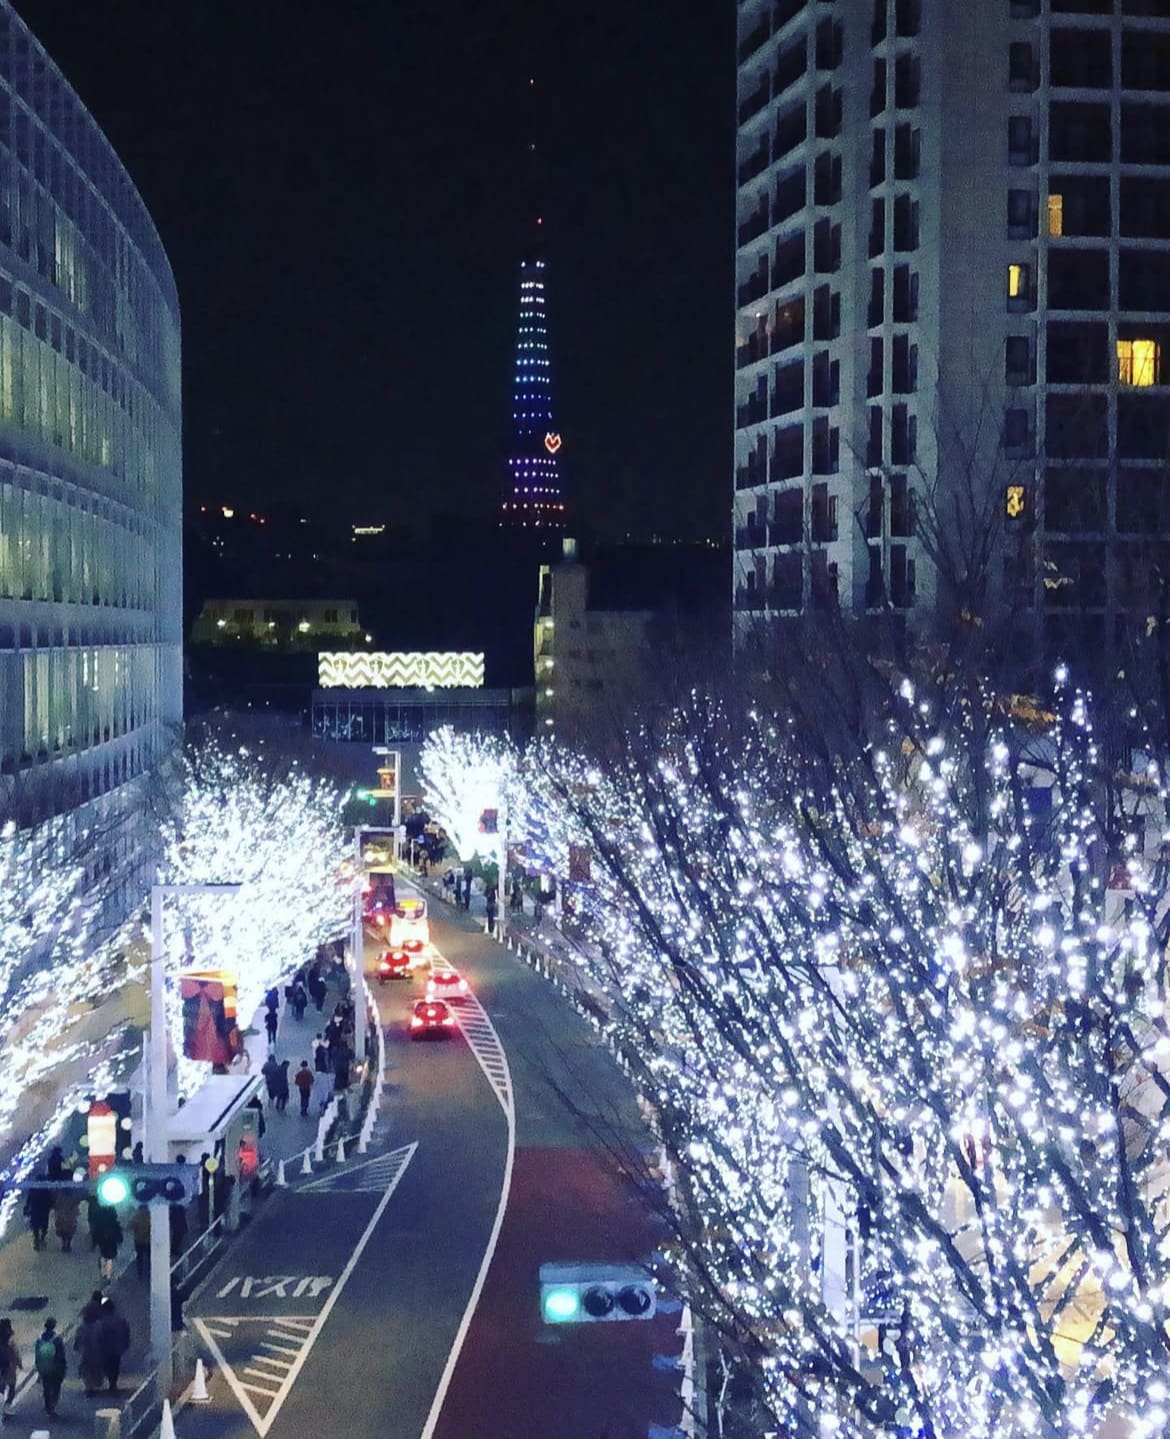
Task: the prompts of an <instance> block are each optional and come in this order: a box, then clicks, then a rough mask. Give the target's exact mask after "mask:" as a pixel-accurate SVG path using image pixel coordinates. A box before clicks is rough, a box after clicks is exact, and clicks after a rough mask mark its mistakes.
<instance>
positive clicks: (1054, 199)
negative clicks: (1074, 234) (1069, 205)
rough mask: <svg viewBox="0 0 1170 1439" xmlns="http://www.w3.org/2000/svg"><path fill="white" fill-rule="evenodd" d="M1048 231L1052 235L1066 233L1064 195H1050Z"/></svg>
mask: <svg viewBox="0 0 1170 1439" xmlns="http://www.w3.org/2000/svg"><path fill="white" fill-rule="evenodd" d="M1048 233H1049V234H1050V235H1063V234H1064V196H1063V195H1049V197H1048Z"/></svg>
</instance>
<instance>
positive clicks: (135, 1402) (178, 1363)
mask: <svg viewBox="0 0 1170 1439" xmlns="http://www.w3.org/2000/svg"><path fill="white" fill-rule="evenodd" d="M171 1355H172V1363H173V1365H174V1377H175V1386H176V1389H178V1390H179V1391H181V1390H183V1389H185V1388H186V1387H187V1385H188V1384H189V1383H190V1382H191V1380H192V1379H193V1378H194V1377H195V1358H196V1355H195V1340H194V1338H193V1336H192V1335H191V1333H190V1331H189V1330H187V1329H180V1330H179V1331H178V1332H177V1333H176V1334H174V1335H172V1339H171ZM169 1397H170V1395H169V1394H163V1393H162V1392H161V1391H160V1390H159V1384H158V1370H157V1369H153V1370H151V1372H150V1373H149V1374H148V1375H147V1376H146V1378H145V1379H144V1380H143V1381H142V1383H141V1384H140V1385H139V1386H138V1388H137V1389H135V1391H134V1393H133V1394H131V1396H130V1398H129V1399H127V1400H126V1402H125V1404H123V1405H122V1423H121V1431H120V1432H121V1436H122V1439H134V1436H135V1435H136V1434H143V1433H149V1432H150V1430H151V1429H152V1428H153V1427H154V1425H156V1424H157V1423H158V1422H159V1420H160V1418H161V1417H162V1405H163V1400H164V1399H167V1398H169Z"/></svg>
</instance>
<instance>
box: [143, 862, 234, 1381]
mask: <svg viewBox="0 0 1170 1439" xmlns="http://www.w3.org/2000/svg"><path fill="white" fill-rule="evenodd" d="M242 887H243V886H242V885H240V884H238V883H236V884H155V885H152V886H151V889H150V1049H149V1063H148V1065H147V1071H146V1094H145V1101H146V1102H145V1105H144V1106H143V1108H144V1112H145V1113H144V1117H145V1119H146V1145H145V1149H146V1157H147V1159H149V1160H150V1161H151V1163H152V1164H165V1163H166V1162H167V1160H168V1159H169V1157H170V1156H169V1154H168V1152H167V1150H168V1145H167V1006H166V956H165V952H164V949H163V918H162V902H163V896H164V895H168V894H229V893H232V894H234V893H235V891H236V890H238V889H241V888H242ZM153 1208H154V1213H153V1214H152V1216H151V1225H150V1348H151V1352H152V1353H153V1355H154V1360H155V1363H156V1364H157V1366H158V1386H159V1393H160V1394H162V1395H163V1396H164V1397H165V1396H166V1395H167V1393H168V1392H169V1391H170V1387H171V1380H172V1378H173V1367H172V1356H171V1225H170V1214H169V1212H168V1211H169V1205H166V1204H165V1203H163V1204H160V1203H159V1202H157V1201H156V1202H155V1204H154V1206H153ZM160 1220H161V1221H162V1222H161V1223H160Z"/></svg>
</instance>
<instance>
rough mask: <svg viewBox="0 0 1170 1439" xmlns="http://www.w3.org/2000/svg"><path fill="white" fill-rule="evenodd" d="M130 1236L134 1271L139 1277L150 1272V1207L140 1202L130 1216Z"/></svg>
mask: <svg viewBox="0 0 1170 1439" xmlns="http://www.w3.org/2000/svg"><path fill="white" fill-rule="evenodd" d="M130 1237H131V1238H132V1239H133V1240H134V1272H135V1273H136V1274H137V1275H138V1277H139V1279H146V1278H147V1277H148V1276H149V1274H150V1208H149V1206H148V1205H146V1204H140V1205H139V1206H138V1208H137V1209H136V1210H135V1211H134V1213H133V1214H132V1215H131V1216H130Z"/></svg>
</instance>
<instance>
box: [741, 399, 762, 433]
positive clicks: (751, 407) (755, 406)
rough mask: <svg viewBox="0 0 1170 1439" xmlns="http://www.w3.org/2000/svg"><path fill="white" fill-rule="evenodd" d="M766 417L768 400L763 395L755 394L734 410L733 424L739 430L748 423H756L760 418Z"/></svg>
mask: <svg viewBox="0 0 1170 1439" xmlns="http://www.w3.org/2000/svg"><path fill="white" fill-rule="evenodd" d="M767 418H768V402H767V400H765V398H764V397H763V395H756V396H754V397H753V398H752V399H750V400H749V401H748V402H747V404H746V405H740V406H738V407H737V409H736V411H735V425H736V428H737V429H739V430H742V429H745V428H746V427H747V426H748V425H758V424H759V423H760V421H761V420H766V419H767Z"/></svg>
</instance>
